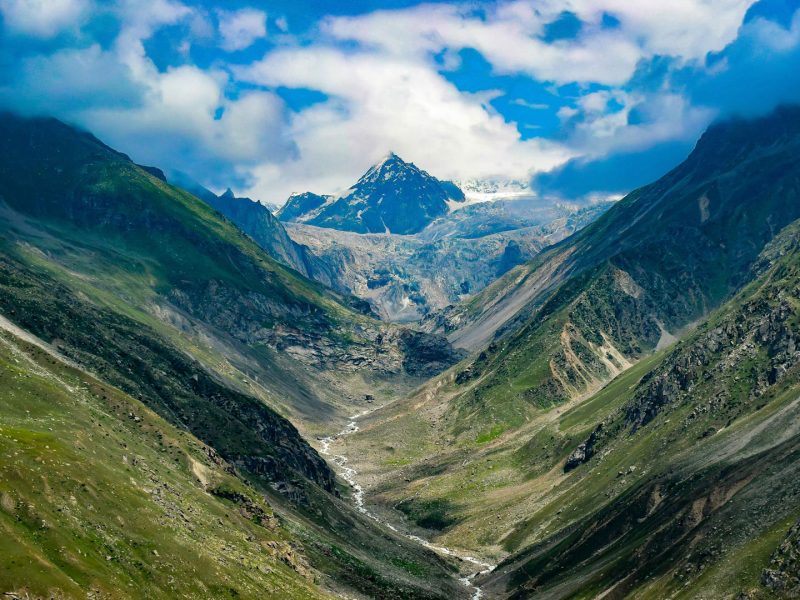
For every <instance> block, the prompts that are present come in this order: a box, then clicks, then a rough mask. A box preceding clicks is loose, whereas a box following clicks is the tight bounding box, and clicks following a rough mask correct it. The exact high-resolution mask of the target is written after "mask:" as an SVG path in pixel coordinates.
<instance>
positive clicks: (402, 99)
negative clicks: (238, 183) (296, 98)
mask: <svg viewBox="0 0 800 600" xmlns="http://www.w3.org/2000/svg"><path fill="white" fill-rule="evenodd" d="M93 1H94V0H47V1H46V2H45V0H0V10H2V11H3V20H4V22H5V26H6V28H8V29H9V30H12V31H14V32H16V33H17V34H18V35H29V36H35V37H53V36H55V35H57V34H58V33H61V32H63V31H67V30H70V29H72V30H75V31H77V30H79V29H80V27H81V25H82V23H83V22H84V20H85V19H86V18H87V14H88V13H87V11H88V8H87V7H89V6H90V5H89V3H90V2H93ZM752 2H753V0H648V1H647V2H631V1H630V0H536V1H535V2H534V1H532V0H524V1H523V0H511V1H501V2H498V3H485V4H484V5H483V6H484V8H480V9H479V10H480V14H478V12H476V5H475V4H473V3H471V2H470V3H468V2H464V3H455V2H454V3H450V4H445V3H436V4H424V5H419V6H416V7H412V8H406V9H400V10H394V11H378V12H373V13H370V14H365V15H361V16H356V17H335V18H328V19H325V20H324V21H323V22H322V23H320V24H319V26H318V27H315V28H313V29H312V30H311V31H310V32H309V34H308V35H306V36H304V37H303V38H302V39H301V40H300V41H298V38H295V37H294V36H291V35H276V36H275V40H274V41H275V43H276V44H278V47H277V48H275V49H272V50H270V51H269V52H268V53H267V54H266V56H264V58H263V59H262V60H260V61H258V62H256V63H254V64H251V65H246V66H233V65H230V64H226V60H227V57H226V56H225V55H223V54H219V55H218V56H217V57H216V58H217V60H216V61H215V62H214V63H213V66H211V67H208V68H205V69H201V68H198V67H197V66H194V65H192V64H191V58H192V52H191V49H192V46H193V44H195V43H201V44H206V45H208V44H209V43H210V41H211V40H215V39H218V40H220V43H221V47H222V49H224V50H225V51H228V52H232V51H236V50H240V49H244V48H247V47H250V46H251V45H252V44H253V42H255V41H256V40H257V39H259V38H262V37H265V36H266V35H267V15H266V14H265V13H264V12H262V11H260V10H256V9H252V8H244V9H241V10H236V11H224V10H220V11H217V12H214V11H212V12H210V13H209V12H207V11H206V10H204V9H202V8H197V7H193V6H190V5H187V4H183V3H182V2H180V1H179V0H152V1H149V2H140V1H139V0H114V1H113V2H108V3H104V4H103V10H104V11H106V13H104V14H112V15H114V16H115V17H116V18H117V20H118V22H119V33H118V35H117V37H116V39H115V41H114V42H113V44H111V46H110V47H109V46H108V45H104V46H100V45H99V44H91V43H86V42H87V40H86V39H84V38H80V37H79V36H75V37H74V39H75V40H79V41H80V43H79V44H78V43H76V45H75V47H66V48H61V49H58V50H55V51H49V52H50V53H47V52H48V51H45V52H44V53H42V54H35V55H31V56H25V57H22V58H21V59H20V60H19V61H18V63H17V65H18V69H17V72H16V74H15V75H14V77H8V78H6V81H13V84H9V86H6V87H5V88H2V89H0V93H2V95H4V96H8V92H9V91H11V92H13V93H14V95H15V96H16V99H17V102H18V103H19V104H20V105H21V106H25V107H26V108H27V109H28V110H36V111H50V112H54V113H56V114H58V115H59V116H62V117H65V118H68V119H69V120H71V121H75V122H78V123H80V124H82V125H84V126H86V127H88V128H90V129H92V130H94V131H95V132H96V133H97V134H98V135H99V136H101V137H102V138H104V139H106V140H107V141H108V142H109V143H111V144H112V145H114V146H117V147H119V148H120V149H122V150H123V151H126V152H128V153H130V154H131V155H132V156H133V157H134V158H135V159H136V160H140V161H143V162H151V163H156V164H159V165H162V166H164V167H167V168H170V167H172V168H181V169H183V170H187V171H189V172H193V173H195V174H198V175H199V176H200V177H201V178H206V182H207V183H212V182H216V183H222V182H223V181H224V179H225V178H231V177H236V176H242V178H243V179H247V178H248V177H249V178H250V179H251V180H252V181H253V186H252V188H251V189H250V190H247V192H248V193H249V194H250V195H253V196H255V197H260V198H262V199H264V200H270V201H281V200H283V199H284V198H285V197H286V196H288V194H289V193H290V192H292V191H303V190H307V189H310V190H313V191H317V192H332V191H336V190H339V189H342V188H344V187H346V186H347V185H349V184H351V183H352V182H353V180H354V179H355V178H356V177H357V176H358V175H360V174H361V172H362V171H363V170H365V169H366V168H367V167H368V166H369V165H370V163H371V162H372V161H374V160H375V159H376V158H378V157H379V156H381V155H383V154H384V153H385V152H386V151H387V150H389V149H391V150H394V151H396V152H397V153H399V154H400V155H401V156H403V157H404V158H405V159H407V160H412V161H414V162H416V163H417V164H418V165H420V166H421V167H423V168H425V169H427V170H429V171H430V172H431V173H433V174H434V175H436V176H439V177H443V178H474V177H484V176H485V177H490V176H499V177H514V178H519V177H525V176H526V175H527V174H530V173H532V172H538V171H542V170H548V169H551V168H553V167H555V166H557V165H559V164H561V163H563V162H564V161H566V160H568V159H570V158H574V157H585V158H591V157H599V156H603V155H604V154H607V153H611V152H616V151H621V150H626V151H630V150H635V149H638V148H646V147H648V146H649V145H652V144H654V143H658V142H661V141H665V140H671V139H688V138H690V137H692V136H694V135H695V134H696V133H697V132H698V131H699V130H700V129H701V128H702V127H703V126H704V125H705V124H706V123H707V122H708V120H709V119H710V118H711V117H712V116H713V113H712V112H711V111H708V110H703V109H700V108H697V107H694V106H692V105H691V104H690V103H689V102H688V101H687V100H686V99H685V98H684V97H683V96H682V95H681V94H680V93H679V91H678V90H672V89H668V85H665V86H664V88H663V89H659V90H655V91H653V90H649V91H647V92H643V91H636V90H632V89H629V88H630V86H628V85H626V84H627V83H628V82H629V81H630V79H631V76H632V75H633V74H634V72H635V71H636V69H637V67H640V66H641V65H642V64H643V62H642V61H647V60H648V59H650V58H652V57H654V56H657V55H666V56H669V57H671V58H672V59H673V60H674V61H675V62H677V63H678V64H689V63H691V64H696V65H699V64H702V63H703V59H704V57H705V56H706V54H707V53H708V52H711V51H717V50H720V49H722V48H723V47H725V45H726V44H728V43H729V42H730V41H731V40H733V39H734V38H735V37H736V35H737V31H738V28H739V27H740V25H741V22H742V18H743V15H744V13H745V11H746V10H747V8H748V7H749V5H750V4H752ZM45 5H46V8H47V10H45V9H42V7H44V6H45ZM563 11H571V12H573V13H575V14H576V15H577V17H578V18H579V19H580V20H581V22H582V23H583V25H582V27H581V30H580V32H579V33H578V35H577V36H576V37H575V38H574V39H562V40H558V41H556V42H547V41H545V40H544V39H543V37H542V36H543V34H544V32H545V30H546V26H547V24H548V23H551V22H552V21H554V20H555V19H557V18H558V16H559V15H560V14H562V12H563ZM88 12H91V11H88ZM606 13H607V14H611V15H613V16H614V17H615V18H616V19H617V21H618V24H617V25H616V26H615V27H613V28H608V27H606V26H604V25H603V22H604V15H605V14H606ZM798 14H800V13H798ZM796 21H797V23H800V21H798V20H797V19H796ZM273 23H274V27H275V28H276V29H277V30H280V31H283V32H286V31H287V30H288V24H287V23H286V20H285V18H283V17H280V18H277V19H275V20H274V21H273ZM797 23H796V24H795V26H794V27H793V28H791V29H790V30H788V31H787V30H784V29H781V28H777V27H776V26H775V25H774V24H772V23H770V22H767V21H764V22H763V23H760V22H759V23H751V24H749V25H748V26H747V28H749V30H750V31H751V35H752V36H753V37H754V38H756V37H759V36H760V37H761V38H763V39H760V40H759V43H760V44H761V46H763V47H765V48H768V49H770V50H775V51H780V50H781V49H782V48H786V47H790V46H792V47H793V45H795V44H796V43H797V41H796V40H797V37H798V33H797V32H798V31H800V24H797ZM164 27H172V30H173V31H179V32H180V33H178V34H176V35H178V36H182V37H178V38H177V39H175V40H174V41H175V47H176V48H179V49H180V54H181V57H180V59H179V60H177V61H175V62H174V63H168V64H173V65H178V66H171V67H163V66H161V68H159V67H157V65H156V63H155V62H154V61H153V59H152V57H151V56H148V53H147V50H146V44H145V42H146V41H147V40H148V39H149V38H150V37H152V36H153V34H154V33H155V32H156V31H158V30H159V29H161V28H164ZM86 30H87V31H88V28H86ZM82 35H83V34H82ZM65 37H66V36H65ZM59 39H60V38H59ZM70 40H73V38H70ZM73 41H74V40H73ZM89 41H90V40H89ZM465 48H474V49H476V50H478V51H479V52H480V53H481V54H482V55H483V56H484V57H485V58H486V60H487V61H488V62H489V63H490V65H491V67H492V69H493V71H494V72H495V73H499V74H515V75H522V76H527V77H529V78H532V79H535V80H537V81H540V82H543V83H546V84H548V89H549V90H550V92H551V93H552V94H554V95H557V94H558V84H564V83H578V84H579V85H578V86H574V88H575V89H577V92H575V91H571V92H570V93H574V94H575V97H574V98H571V99H567V98H557V97H555V96H554V99H553V102H552V103H551V104H552V106H553V109H554V110H557V116H558V118H559V119H561V123H562V130H561V131H560V132H559V135H558V136H557V137H556V138H554V139H553V140H547V139H543V138H533V139H523V136H521V135H520V133H519V130H520V129H523V130H535V128H536V127H537V124H536V123H520V124H516V123H512V122H507V121H506V120H505V119H504V118H503V116H502V115H500V114H498V113H497V112H496V110H495V109H494V108H493V106H492V105H491V103H490V102H491V100H492V99H493V98H495V97H496V96H497V95H498V94H500V93H501V92H499V91H495V90H487V91H482V92H480V93H467V92H464V91H461V90H459V89H458V88H457V87H456V86H455V85H453V84H452V83H451V82H450V81H448V79H447V78H446V77H445V76H443V75H442V73H440V71H441V70H443V69H444V70H447V71H455V70H457V69H458V68H459V66H460V64H461V62H460V61H461V57H460V53H459V52H460V50H462V49H465ZM434 57H435V58H434ZM717 68H718V69H721V70H724V69H725V68H726V65H725V64H723V63H722V61H721V62H720V63H719V64H718V65H717ZM241 83H248V84H256V87H257V88H258V89H257V91H249V92H246V93H245V92H242V88H241V87H240V85H239V84H241ZM590 83H599V84H602V85H603V86H605V87H604V88H603V89H601V90H600V91H598V86H596V85H588V84H590ZM551 84H552V85H551ZM277 86H286V87H289V88H309V89H313V90H318V91H320V92H322V93H324V94H325V95H326V96H327V99H326V100H324V101H322V102H318V103H316V104H312V105H311V106H308V107H305V108H303V109H302V110H300V111H299V112H293V113H289V112H287V111H286V109H285V107H284V104H283V102H282V100H281V99H280V98H279V97H278V96H277V95H276V94H275V93H274V92H273V91H272V90H273V89H274V88H275V87H277ZM245 89H249V86H246V88H245ZM512 102H513V103H514V104H516V105H518V106H525V107H528V108H530V109H536V110H542V111H545V110H547V109H548V108H549V107H548V106H546V105H542V104H537V103H532V102H529V101H528V100H527V99H525V98H517V99H516V100H512ZM632 117H635V118H632ZM240 191H244V190H240Z"/></svg>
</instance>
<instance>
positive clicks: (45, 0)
mask: <svg viewBox="0 0 800 600" xmlns="http://www.w3.org/2000/svg"><path fill="white" fill-rule="evenodd" d="M89 8H90V5H89V0H0V13H2V14H3V21H4V24H5V27H7V28H8V29H9V30H11V31H13V32H15V33H19V34H24V35H30V36H34V37H41V38H49V37H53V36H54V35H56V34H58V33H61V32H62V31H64V30H67V29H70V28H74V27H76V26H78V25H79V24H80V23H81V22H82V21H83V19H84V18H85V17H86V15H87V13H88V11H89Z"/></svg>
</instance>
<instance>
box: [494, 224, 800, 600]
mask: <svg viewBox="0 0 800 600" xmlns="http://www.w3.org/2000/svg"><path fill="white" fill-rule="evenodd" d="M798 240H800V226H798V225H795V226H792V227H790V228H788V229H787V231H785V232H784V233H783V234H782V236H781V237H780V238H779V239H778V240H777V241H776V244H775V245H773V246H772V247H770V248H768V250H767V253H766V254H767V256H768V257H769V258H770V259H772V260H774V261H775V262H774V264H772V265H771V266H770V267H769V268H768V269H767V272H766V273H765V274H764V275H763V276H762V278H760V279H758V280H756V281H755V282H754V283H753V284H751V285H749V286H748V287H747V288H745V289H744V290H743V291H742V292H741V293H740V294H739V295H738V296H737V297H736V298H734V299H733V300H732V301H731V302H729V303H727V304H726V305H725V306H724V307H723V308H722V309H721V310H720V311H718V312H717V313H716V314H715V315H713V316H712V317H711V319H710V320H709V321H708V322H707V323H705V324H704V325H702V326H701V327H700V328H698V330H697V331H696V332H694V333H693V334H692V335H691V336H689V337H688V338H687V339H686V340H684V341H682V342H680V343H679V344H678V345H676V346H675V347H674V348H673V349H672V350H670V351H669V352H667V353H665V354H663V356H661V357H659V358H658V360H657V361H656V362H655V364H653V365H650V367H649V368H648V373H647V375H646V376H645V377H644V379H643V380H642V381H641V382H640V383H639V384H638V385H636V386H633V387H629V388H628V389H627V391H626V392H624V393H622V394H621V395H620V396H619V397H618V398H617V399H616V400H615V403H614V405H613V407H612V410H611V411H608V410H607V408H606V407H605V406H604V408H603V410H602V411H596V410H593V405H595V408H596V407H597V406H599V405H602V404H604V403H602V402H599V400H600V395H598V396H596V397H595V398H594V399H593V400H591V401H590V402H588V403H584V404H583V405H582V406H581V407H579V408H578V409H575V410H574V411H572V412H571V413H568V414H567V415H565V417H564V418H563V419H562V420H561V423H562V426H569V425H570V424H574V423H576V422H578V421H582V422H583V423H584V426H585V425H586V424H587V423H590V422H592V421H594V422H595V423H597V422H603V423H604V431H605V434H604V435H603V436H601V438H600V440H601V441H599V442H597V444H596V454H595V455H594V456H593V457H592V458H591V459H590V460H588V462H587V464H585V465H582V466H579V467H578V468H577V469H576V470H575V471H574V472H572V473H571V474H569V475H563V474H562V475H560V479H561V481H560V483H559V485H557V486H556V487H555V488H554V489H553V490H552V491H551V492H550V493H549V496H550V497H549V498H548V501H547V502H546V503H545V504H544V505H543V506H542V507H541V508H540V509H539V510H537V511H536V512H535V513H534V514H532V515H531V516H530V517H529V518H528V519H527V520H526V521H525V522H523V523H521V524H520V525H519V526H518V527H516V528H515V530H514V531H513V532H512V533H511V534H510V535H509V536H507V538H506V544H507V547H509V548H519V547H522V546H525V545H527V544H530V542H532V541H534V542H536V545H534V546H532V547H530V548H529V549H527V550H525V551H523V552H522V553H521V554H519V555H518V556H516V557H515V558H513V559H511V560H509V561H508V563H507V564H506V565H504V566H502V567H501V569H499V570H498V572H497V573H496V574H495V575H494V576H493V579H494V581H493V584H494V586H495V590H496V591H498V592H500V591H502V590H504V589H505V590H507V591H508V592H509V593H511V594H512V595H514V596H515V597H528V596H530V595H534V592H536V594H541V595H542V596H543V597H592V596H593V595H594V594H597V593H599V592H602V591H604V590H607V589H611V588H612V587H613V592H612V593H611V597H623V596H628V595H630V596H632V597H653V596H655V597H665V596H669V597H678V598H684V597H685V598H697V597H713V598H728V597H730V598H732V597H736V596H738V594H739V593H741V592H747V593H749V594H751V597H772V595H773V594H772V592H771V591H770V590H768V589H767V588H765V587H764V586H762V585H761V583H760V581H761V575H762V571H763V569H764V568H766V567H767V566H768V563H769V559H770V556H771V554H772V552H773V551H774V549H775V548H776V546H777V545H778V544H779V543H780V541H781V540H782V539H783V537H784V536H785V535H786V532H787V531H788V529H789V528H790V527H791V525H793V524H794V523H795V522H796V521H797V519H798V518H800V509H798V504H797V501H796V499H797V497H798V495H800V487H799V486H798V471H800V400H798V399H799V398H800V361H799V360H798V355H797V352H796V350H795V349H794V348H795V344H796V342H797V339H796V337H797V333H796V332H797V331H798V330H799V329H798V325H799V324H800V242H798ZM776 247H777V248H776ZM626 377H627V374H626V375H623V376H622V377H621V378H620V381H622V380H624V379H625V378H626ZM612 385H613V384H612ZM664 390H673V391H671V392H668V393H665V392H664ZM605 393H606V390H604V392H602V393H601V394H605ZM645 407H646V410H643V409H644V408H645ZM643 414H647V415H648V417H647V419H642V418H641V416H642V415H643ZM560 458H561V460H563V458H564V456H563V455H562V456H561V457H560ZM632 467H633V468H632ZM598 500H599V501H598ZM523 590H526V591H523Z"/></svg>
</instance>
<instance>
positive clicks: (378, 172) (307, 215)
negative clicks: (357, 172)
mask: <svg viewBox="0 0 800 600" xmlns="http://www.w3.org/2000/svg"><path fill="white" fill-rule="evenodd" d="M463 201H464V193H463V192H462V191H461V190H460V189H459V188H458V186H456V185H455V184H454V183H452V182H450V181H440V180H438V179H436V178H435V177H433V176H431V175H429V174H428V173H426V172H425V171H423V170H422V169H420V168H419V167H417V166H416V165H414V164H413V163H408V162H405V161H404V160H403V159H401V158H400V157H399V156H397V155H396V154H394V153H393V152H390V153H389V154H388V155H387V156H386V157H384V158H383V160H381V161H380V162H379V163H377V164H376V165H374V166H373V167H371V168H370V169H369V170H368V171H367V172H366V173H364V175H363V176H362V177H361V178H360V179H359V180H358V181H357V182H356V184H355V185H353V186H352V187H351V188H350V189H348V190H347V191H346V192H344V193H342V194H339V195H337V196H320V195H317V194H312V193H311V192H306V193H304V194H297V195H293V196H291V197H290V198H289V199H288V201H287V202H286V204H285V205H284V206H283V207H282V208H281V209H280V210H279V211H278V213H277V216H278V218H279V219H280V220H281V221H285V222H294V223H305V224H308V225H316V226H317V227H329V228H331V229H339V230H341V231H354V232H356V233H397V234H411V233H417V232H419V231H421V230H422V229H424V228H425V226H426V225H428V224H429V223H430V222H431V221H433V220H434V219H436V218H437V217H441V216H443V215H446V214H447V212H448V211H449V205H448V203H449V202H463Z"/></svg>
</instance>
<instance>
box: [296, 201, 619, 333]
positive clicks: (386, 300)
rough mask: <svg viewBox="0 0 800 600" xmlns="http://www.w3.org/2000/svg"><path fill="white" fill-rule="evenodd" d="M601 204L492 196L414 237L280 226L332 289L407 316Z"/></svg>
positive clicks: (510, 262) (504, 267)
mask: <svg viewBox="0 0 800 600" xmlns="http://www.w3.org/2000/svg"><path fill="white" fill-rule="evenodd" d="M607 206H608V205H600V204H598V205H594V206H591V207H587V208H583V209H579V208H576V207H571V206H554V205H547V206H546V207H545V206H544V205H540V206H539V207H538V210H537V209H536V208H533V207H529V206H526V207H520V206H516V202H510V201H509V202H504V201H497V202H495V203H492V204H491V205H489V204H481V205H474V206H470V207H466V208H463V209H459V210H458V211H455V212H452V213H450V214H448V215H447V216H445V217H441V218H439V219H437V220H435V221H434V222H433V223H431V224H430V225H429V226H428V227H426V228H425V229H423V230H422V231H421V232H420V233H419V234H416V235H414V236H400V235H387V234H356V233H351V232H343V231H336V230H333V229H325V228H320V227H313V226H310V225H302V224H295V223H287V224H286V227H287V230H288V232H289V235H290V236H291V237H292V238H293V239H294V240H295V241H296V242H298V243H299V244H301V245H302V246H307V247H308V248H310V249H311V252H312V253H313V254H314V255H315V256H317V257H319V259H320V260H321V261H322V262H324V263H325V264H326V265H327V267H328V269H329V272H330V275H331V278H332V280H333V282H334V286H335V287H336V288H337V289H339V290H340V291H343V292H349V293H351V294H353V295H355V296H357V297H358V298H361V299H363V300H366V301H367V302H369V304H370V305H371V306H372V308H373V310H374V311H375V313H377V314H379V315H380V316H381V317H382V318H383V319H385V320H388V321H393V322H412V321H418V320H420V319H422V318H424V317H426V316H427V315H429V314H431V313H432V312H435V311H437V310H440V309H443V308H445V307H447V306H449V305H451V304H454V303H457V302H459V301H460V300H463V299H465V298H468V297H470V296H471V295H473V294H475V293H477V292H479V291H480V290H482V289H483V288H484V287H486V286H487V285H488V284H489V283H491V282H492V281H494V280H495V279H496V278H497V277H499V276H501V275H503V274H504V273H506V272H507V271H508V270H509V269H511V268H513V267H515V266H517V265H519V264H522V263H524V262H526V261H528V260H530V259H531V258H533V257H534V256H535V255H536V254H538V253H539V251H540V250H541V249H542V248H543V247H544V246H547V245H550V244H552V243H555V242H557V241H559V240H561V239H563V238H564V237H566V236H567V235H569V234H571V233H573V232H574V231H576V230H577V229H578V228H579V227H582V226H584V225H585V224H586V223H587V222H590V221H591V220H592V219H594V218H596V217H597V216H599V215H600V214H601V213H602V212H603V210H605V209H606V208H607Z"/></svg>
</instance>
